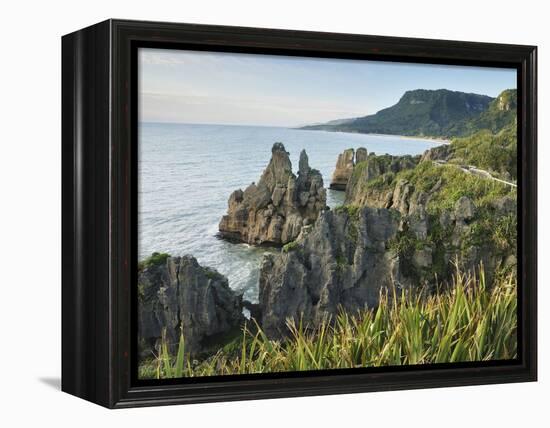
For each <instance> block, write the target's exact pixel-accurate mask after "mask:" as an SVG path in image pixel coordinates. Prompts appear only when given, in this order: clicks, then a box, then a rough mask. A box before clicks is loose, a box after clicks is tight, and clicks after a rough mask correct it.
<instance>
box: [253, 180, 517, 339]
mask: <svg viewBox="0 0 550 428" xmlns="http://www.w3.org/2000/svg"><path fill="white" fill-rule="evenodd" d="M394 193H398V195H397V196H395V197H393V195H392V198H394V199H395V201H393V200H392V207H391V208H373V207H369V206H364V207H362V208H357V207H349V206H348V207H347V208H341V209H337V210H334V211H326V212H323V213H322V214H321V215H320V217H319V219H318V220H317V221H316V223H315V224H314V225H313V226H311V227H309V228H307V229H305V230H303V231H302V233H301V235H300V237H299V238H298V239H297V241H296V245H295V246H293V248H292V249H291V250H288V251H286V252H285V251H282V252H281V253H280V254H266V255H264V258H263V261H262V265H261V270H260V306H261V316H262V318H261V322H262V327H263V328H264V330H265V331H266V332H267V334H268V335H270V336H271V337H275V338H278V337H281V336H284V335H285V334H286V333H287V330H286V325H285V322H286V319H287V318H292V319H294V320H296V321H298V320H300V319H302V321H303V322H304V324H309V325H316V324H318V323H319V322H321V321H322V320H323V318H325V317H327V316H331V317H333V316H334V315H336V314H337V313H338V312H339V309H340V308H341V309H343V310H345V311H346V312H348V313H353V312H355V311H358V310H361V309H363V308H365V307H369V308H372V307H375V306H376V305H377V304H378V300H379V295H380V290H381V289H385V290H386V291H388V292H390V293H391V292H392V291H393V290H398V291H399V292H401V290H408V289H416V290H420V289H422V290H424V291H425V292H428V291H429V290H430V289H433V288H434V287H435V285H436V275H434V272H437V281H438V284H441V283H442V282H446V281H451V279H452V275H453V273H454V267H453V263H454V262H458V263H459V264H460V267H461V270H462V272H468V271H470V272H474V271H476V269H478V268H479V266H480V264H482V265H483V267H484V271H485V276H486V278H487V283H488V284H490V283H491V281H492V279H491V278H492V276H493V274H494V272H495V271H496V269H497V268H499V267H506V266H509V267H510V268H513V266H514V264H515V262H516V260H515V256H514V252H515V250H512V252H508V253H507V252H495V251H494V250H493V249H492V247H491V246H490V244H488V243H487V242H485V241H484V240H483V239H481V240H478V239H476V238H474V236H475V233H474V235H472V232H475V229H474V228H475V224H476V223H475V222H476V221H477V220H478V215H479V213H478V210H477V208H476V207H475V205H474V203H473V202H472V200H471V199H469V198H468V197H465V196H464V197H462V198H460V199H459V200H458V201H457V202H456V204H455V206H454V207H453V208H451V209H449V210H446V211H443V212H442V214H441V216H439V217H437V216H434V215H431V216H430V215H428V214H427V212H426V209H425V207H426V203H427V202H426V201H427V200H428V198H429V197H430V195H429V194H427V193H423V192H418V191H415V190H414V188H412V186H411V185H410V184H409V183H407V182H403V183H400V185H398V186H396V188H395V190H394ZM394 202H395V206H393V203H394ZM493 209H494V216H495V217H499V216H503V215H509V214H510V213H512V212H513V210H514V209H515V202H514V200H513V198H511V197H503V198H502V199H500V200H497V201H496V202H495V203H494V208H493ZM474 242H475V243H474Z"/></svg>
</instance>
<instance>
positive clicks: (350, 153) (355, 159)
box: [330, 147, 368, 190]
mask: <svg viewBox="0 0 550 428" xmlns="http://www.w3.org/2000/svg"><path fill="white" fill-rule="evenodd" d="M367 159H368V152H367V149H365V148H364V147H359V148H358V149H357V151H354V150H353V149H346V150H344V151H343V152H342V153H340V154H339V155H338V160H337V161H336V167H335V168H334V172H333V173H332V180H331V182H330V188H331V189H333V190H346V186H347V184H348V182H349V180H350V178H351V176H352V174H353V170H354V168H355V166H356V165H357V164H359V163H361V162H365V161H366V160H367Z"/></svg>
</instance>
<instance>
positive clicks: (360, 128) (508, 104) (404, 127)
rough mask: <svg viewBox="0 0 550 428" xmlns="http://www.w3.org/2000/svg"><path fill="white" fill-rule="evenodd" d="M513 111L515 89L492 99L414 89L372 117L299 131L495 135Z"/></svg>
mask: <svg viewBox="0 0 550 428" xmlns="http://www.w3.org/2000/svg"><path fill="white" fill-rule="evenodd" d="M516 110H517V91H516V90H515V89H507V90H505V91H503V92H502V93H501V94H500V95H499V96H498V97H497V98H494V99H493V98H491V97H487V96H485V95H477V94H467V93H464V92H455V91H449V90H446V89H440V90H434V91H432V90H425V89H417V90H414V91H408V92H405V94H404V95H403V96H402V97H401V99H400V100H399V102H398V103H397V104H395V105H393V106H391V107H388V108H386V109H383V110H380V111H379V112H378V113H376V114H373V115H370V116H364V117H359V118H356V119H349V120H344V121H338V120H337V121H331V122H328V123H326V124H322V125H313V126H306V127H304V128H303V129H321V130H327V131H343V132H359V133H369V134H376V133H377V134H395V135H411V136H420V137H425V136H429V137H445V138H449V137H460V136H468V135H471V134H474V133H476V132H478V131H480V130H488V131H489V132H491V133H498V132H499V131H500V130H501V129H503V128H505V127H506V126H508V125H509V124H511V123H513V122H514V121H515V118H516Z"/></svg>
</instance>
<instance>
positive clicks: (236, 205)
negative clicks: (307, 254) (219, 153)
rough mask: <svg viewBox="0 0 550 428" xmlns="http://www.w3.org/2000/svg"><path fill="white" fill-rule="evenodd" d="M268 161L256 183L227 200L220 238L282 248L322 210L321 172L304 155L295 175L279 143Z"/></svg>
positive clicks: (302, 154)
mask: <svg viewBox="0 0 550 428" xmlns="http://www.w3.org/2000/svg"><path fill="white" fill-rule="evenodd" d="M271 153H272V156H271V160H270V162H269V165H268V166H267V168H266V169H265V171H264V172H263V174H262V176H261V178H260V180H259V181H258V184H255V183H252V184H251V185H250V186H248V187H247V188H246V189H245V190H244V192H243V191H242V190H240V189H239V190H235V191H234V192H233V193H232V194H231V196H230V197H229V202H228V210H227V214H226V215H224V216H223V217H222V219H221V221H220V224H219V236H220V237H222V238H227V239H232V240H237V241H242V242H246V243H248V244H254V245H261V244H268V245H284V244H286V243H288V242H291V241H293V240H294V239H296V238H297V237H298V235H299V234H300V231H301V230H302V227H303V226H304V225H307V224H312V223H313V222H314V221H315V220H316V219H317V217H318V215H319V213H320V212H321V211H322V210H324V209H325V208H326V191H325V189H324V188H323V177H322V176H321V173H320V172H319V171H317V170H315V169H312V168H310V166H309V161H308V157H307V154H306V152H305V151H304V150H302V152H301V153H300V161H299V169H298V176H295V175H294V174H293V173H292V164H291V162H290V159H289V156H288V153H287V152H286V150H285V147H284V145H283V144H282V143H275V144H274V145H273V148H272V149H271Z"/></svg>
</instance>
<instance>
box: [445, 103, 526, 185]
mask: <svg viewBox="0 0 550 428" xmlns="http://www.w3.org/2000/svg"><path fill="white" fill-rule="evenodd" d="M514 114H515V112H514ZM450 148H451V152H452V157H453V160H452V162H454V163H461V164H464V165H474V166H476V167H478V168H482V169H485V170H488V171H490V172H491V173H492V174H493V175H497V176H500V177H502V178H504V179H508V180H510V179H512V180H516V179H517V131H516V125H515V122H513V123H511V124H509V125H508V126H506V127H505V128H504V129H502V130H501V131H499V132H498V133H496V134H493V133H492V132H491V131H489V130H483V131H479V132H476V133H474V134H473V135H470V136H469V137H466V138H457V139H455V140H453V143H452V144H451V147H450ZM507 175H509V176H507Z"/></svg>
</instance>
